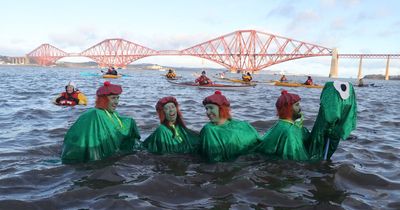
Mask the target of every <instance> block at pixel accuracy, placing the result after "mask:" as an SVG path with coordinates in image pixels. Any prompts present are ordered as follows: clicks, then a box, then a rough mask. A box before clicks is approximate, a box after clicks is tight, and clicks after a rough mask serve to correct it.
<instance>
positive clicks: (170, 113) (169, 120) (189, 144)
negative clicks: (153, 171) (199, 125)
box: [143, 96, 200, 154]
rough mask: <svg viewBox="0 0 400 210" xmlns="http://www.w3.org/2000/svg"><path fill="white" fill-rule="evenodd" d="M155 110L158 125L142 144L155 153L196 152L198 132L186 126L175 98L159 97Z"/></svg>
mask: <svg viewBox="0 0 400 210" xmlns="http://www.w3.org/2000/svg"><path fill="white" fill-rule="evenodd" d="M156 111H157V114H158V117H159V119H160V125H159V126H158V128H157V129H156V130H155V131H154V132H153V133H152V134H151V135H150V136H149V137H147V138H146V139H145V140H144V142H143V146H144V147H145V148H147V150H148V151H149V152H152V153H157V154H164V153H197V147H198V144H199V140H200V139H199V134H198V133H195V132H194V131H192V130H190V129H188V128H187V127H186V125H185V123H184V122H183V119H182V113H181V112H180V110H179V104H178V101H177V100H176V98H175V97H172V96H168V97H164V98H161V99H160V100H159V101H158V102H157V104H156Z"/></svg>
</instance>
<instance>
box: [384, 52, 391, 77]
mask: <svg viewBox="0 0 400 210" xmlns="http://www.w3.org/2000/svg"><path fill="white" fill-rule="evenodd" d="M389 61H390V56H388V57H387V61H386V73H385V80H389Z"/></svg>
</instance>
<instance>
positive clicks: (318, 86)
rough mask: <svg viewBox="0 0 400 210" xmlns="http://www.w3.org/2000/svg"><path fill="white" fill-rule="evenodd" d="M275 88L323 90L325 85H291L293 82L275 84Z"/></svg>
mask: <svg viewBox="0 0 400 210" xmlns="http://www.w3.org/2000/svg"><path fill="white" fill-rule="evenodd" d="M275 86H285V87H305V88H323V87H324V86H323V85H305V84H302V83H291V82H275Z"/></svg>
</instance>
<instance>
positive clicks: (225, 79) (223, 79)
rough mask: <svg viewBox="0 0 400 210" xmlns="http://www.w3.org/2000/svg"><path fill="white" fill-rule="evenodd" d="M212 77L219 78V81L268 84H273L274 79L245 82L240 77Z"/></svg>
mask: <svg viewBox="0 0 400 210" xmlns="http://www.w3.org/2000/svg"><path fill="white" fill-rule="evenodd" d="M214 78H215V79H217V80H220V81H228V82H234V83H241V84H258V83H263V84H270V85H274V84H275V81H273V80H271V81H254V80H252V81H250V82H246V81H243V80H241V79H233V78H228V77H224V78H221V77H214Z"/></svg>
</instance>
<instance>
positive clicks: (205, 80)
mask: <svg viewBox="0 0 400 210" xmlns="http://www.w3.org/2000/svg"><path fill="white" fill-rule="evenodd" d="M196 82H198V83H199V85H207V84H210V79H208V77H206V76H203V75H202V76H200V77H199V78H197V79H196Z"/></svg>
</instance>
